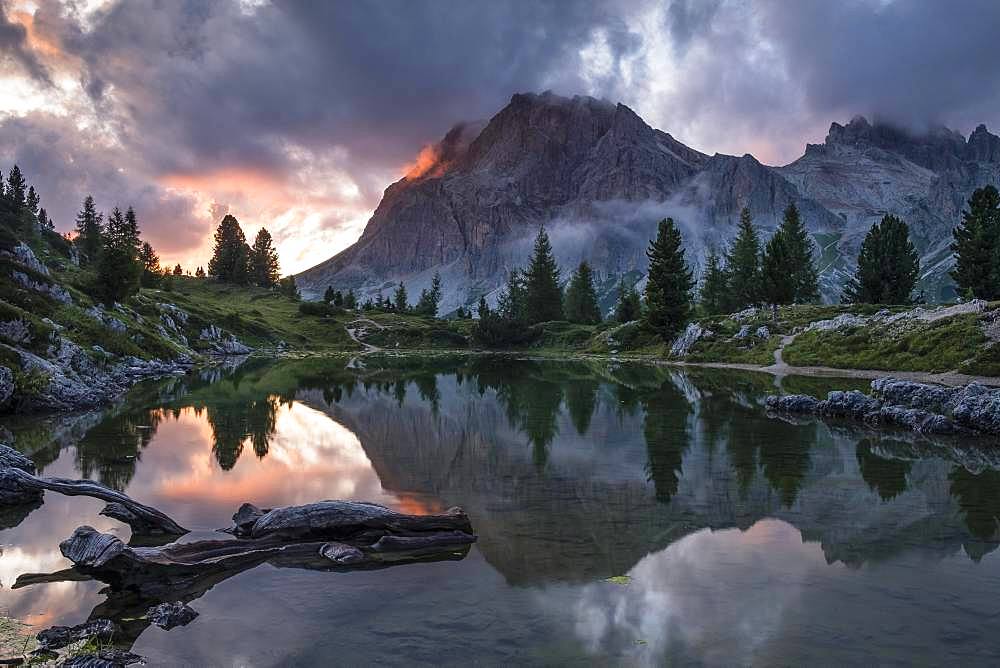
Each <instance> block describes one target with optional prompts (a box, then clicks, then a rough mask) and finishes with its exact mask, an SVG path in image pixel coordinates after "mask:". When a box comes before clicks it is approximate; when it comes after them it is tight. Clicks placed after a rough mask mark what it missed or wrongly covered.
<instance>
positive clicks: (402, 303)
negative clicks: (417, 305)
mask: <svg viewBox="0 0 1000 668" xmlns="http://www.w3.org/2000/svg"><path fill="white" fill-rule="evenodd" d="M392 306H393V308H394V309H396V311H397V312H399V313H406V311H407V309H408V308H409V305H408V304H407V295H406V286H405V285H403V282H402V281H400V282H399V285H398V286H397V287H396V291H395V292H394V293H392Z"/></svg>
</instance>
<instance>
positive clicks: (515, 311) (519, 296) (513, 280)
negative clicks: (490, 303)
mask: <svg viewBox="0 0 1000 668" xmlns="http://www.w3.org/2000/svg"><path fill="white" fill-rule="evenodd" d="M525 301H526V300H525V287H524V275H523V274H522V272H521V271H520V270H519V269H512V270H511V271H510V274H508V275H507V285H506V286H505V287H504V289H503V290H502V291H501V292H500V296H499V297H498V298H497V315H499V316H500V317H501V318H503V319H505V320H511V321H514V322H523V321H524V320H525V319H526V305H525Z"/></svg>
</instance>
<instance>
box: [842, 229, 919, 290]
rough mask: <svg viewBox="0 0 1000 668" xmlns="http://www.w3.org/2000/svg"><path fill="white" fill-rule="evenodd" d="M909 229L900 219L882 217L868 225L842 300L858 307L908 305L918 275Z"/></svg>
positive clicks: (917, 260) (917, 262)
mask: <svg viewBox="0 0 1000 668" xmlns="http://www.w3.org/2000/svg"><path fill="white" fill-rule="evenodd" d="M909 233H910V230H909V228H908V227H907V226H906V223H904V222H903V221H902V220H900V219H899V218H897V217H896V216H893V215H886V216H885V217H883V218H882V220H881V221H880V222H878V223H875V224H874V225H872V227H871V229H870V230H869V231H868V234H867V235H866V236H865V240H864V241H863V242H862V243H861V252H860V253H859V254H858V268H857V271H856V273H855V275H854V277H853V278H852V279H851V280H850V282H848V284H847V287H846V288H845V290H844V294H843V297H842V301H844V302H849V303H862V304H909V303H910V302H911V298H910V294H911V293H912V292H913V287H914V286H915V285H916V282H917V276H919V274H920V259H919V257H918V255H917V251H916V249H915V248H914V247H913V242H912V241H910V238H909Z"/></svg>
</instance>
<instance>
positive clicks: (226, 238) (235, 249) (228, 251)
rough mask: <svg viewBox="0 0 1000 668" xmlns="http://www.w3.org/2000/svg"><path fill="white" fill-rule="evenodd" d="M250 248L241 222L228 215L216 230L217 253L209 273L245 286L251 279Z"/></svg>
mask: <svg viewBox="0 0 1000 668" xmlns="http://www.w3.org/2000/svg"><path fill="white" fill-rule="evenodd" d="M249 256H250V253H249V247H248V246H247V241H246V237H245V236H244V235H243V230H242V229H241V228H240V224H239V221H237V220H236V218H235V217H233V216H232V215H229V214H226V216H225V217H224V218H223V219H222V222H221V223H219V227H218V229H216V230H215V252H214V253H213V255H212V259H211V260H210V261H209V263H208V273H210V274H212V275H213V276H216V277H218V279H219V280H220V281H224V282H226V283H236V284H237V285H244V284H246V282H247V279H248V277H249V263H250V257H249Z"/></svg>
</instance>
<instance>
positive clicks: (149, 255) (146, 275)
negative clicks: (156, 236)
mask: <svg viewBox="0 0 1000 668" xmlns="http://www.w3.org/2000/svg"><path fill="white" fill-rule="evenodd" d="M139 262H141V263H142V278H141V279H140V283H141V284H142V286H143V287H145V288H155V287H156V286H157V285H159V284H160V281H162V280H163V269H162V268H161V267H160V256H159V255H157V254H156V251H155V250H153V246H152V245H151V244H150V243H149V242H148V241H144V242H142V246H141V247H140V248H139Z"/></svg>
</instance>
